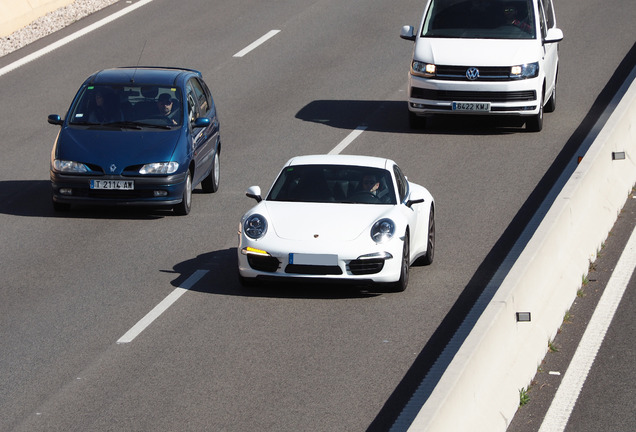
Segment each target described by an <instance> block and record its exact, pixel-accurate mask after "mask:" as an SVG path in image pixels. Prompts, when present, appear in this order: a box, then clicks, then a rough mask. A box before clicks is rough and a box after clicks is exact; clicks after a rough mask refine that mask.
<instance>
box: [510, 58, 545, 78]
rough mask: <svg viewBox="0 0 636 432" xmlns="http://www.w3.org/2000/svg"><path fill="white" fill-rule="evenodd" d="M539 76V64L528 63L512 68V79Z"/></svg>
mask: <svg viewBox="0 0 636 432" xmlns="http://www.w3.org/2000/svg"><path fill="white" fill-rule="evenodd" d="M537 76H539V62H534V63H527V64H522V65H517V66H513V67H511V68H510V78H515V79H528V78H536V77H537Z"/></svg>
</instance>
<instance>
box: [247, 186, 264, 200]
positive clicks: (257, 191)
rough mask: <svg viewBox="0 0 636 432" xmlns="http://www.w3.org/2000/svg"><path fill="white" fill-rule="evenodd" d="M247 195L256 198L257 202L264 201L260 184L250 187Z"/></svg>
mask: <svg viewBox="0 0 636 432" xmlns="http://www.w3.org/2000/svg"><path fill="white" fill-rule="evenodd" d="M245 195H247V196H248V197H249V198H254V199H255V200H256V202H261V201H263V197H261V188H260V187H259V186H250V187H248V188H247V192H245Z"/></svg>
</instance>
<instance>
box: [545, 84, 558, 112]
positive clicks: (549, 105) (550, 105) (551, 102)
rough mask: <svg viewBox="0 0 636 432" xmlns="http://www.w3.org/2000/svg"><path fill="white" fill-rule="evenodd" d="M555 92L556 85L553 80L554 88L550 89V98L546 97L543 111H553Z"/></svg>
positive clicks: (554, 107)
mask: <svg viewBox="0 0 636 432" xmlns="http://www.w3.org/2000/svg"><path fill="white" fill-rule="evenodd" d="M556 92H557V86H556V81H555V82H554V88H553V89H552V95H551V96H550V99H548V103H547V104H545V108H544V111H545V112H547V113H551V112H554V110H555V109H556Z"/></svg>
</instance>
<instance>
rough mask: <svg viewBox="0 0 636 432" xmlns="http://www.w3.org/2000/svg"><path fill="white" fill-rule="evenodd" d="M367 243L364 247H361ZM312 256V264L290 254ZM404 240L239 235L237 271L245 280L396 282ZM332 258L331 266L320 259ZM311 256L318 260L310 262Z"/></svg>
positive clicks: (355, 282) (398, 276)
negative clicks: (376, 241) (312, 239)
mask: <svg viewBox="0 0 636 432" xmlns="http://www.w3.org/2000/svg"><path fill="white" fill-rule="evenodd" d="M362 243H364V244H362ZM292 253H293V254H305V256H306V257H307V256H309V261H310V262H309V263H303V264H296V263H293V262H290V255H291V254H292ZM401 254H402V240H401V239H399V238H397V237H395V238H394V239H392V240H391V241H388V242H387V243H385V244H379V245H378V244H373V242H372V241H371V240H370V239H369V240H368V241H367V242H360V241H358V242H333V241H330V242H326V241H325V242H320V241H316V242H311V244H308V243H307V242H294V241H289V242H277V244H276V245H275V246H274V245H272V243H271V242H269V243H268V242H262V241H254V240H252V239H249V238H248V237H246V236H244V235H243V234H242V233H240V234H239V246H238V269H239V274H240V275H241V276H242V277H244V278H256V279H263V280H267V279H288V280H290V281H291V280H295V279H305V280H313V281H315V282H338V283H354V284H361V285H366V284H370V283H385V282H395V281H397V280H398V279H399V278H400V271H401V266H400V264H401V260H400V258H401ZM325 255H330V256H332V258H333V259H334V260H335V261H334V262H332V263H329V264H324V263H320V262H319V261H320V260H319V259H318V258H321V257H324V256H325ZM311 256H315V257H316V258H317V261H316V262H315V263H312V262H311Z"/></svg>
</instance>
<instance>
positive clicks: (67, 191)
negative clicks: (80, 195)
mask: <svg viewBox="0 0 636 432" xmlns="http://www.w3.org/2000/svg"><path fill="white" fill-rule="evenodd" d="M59 192H60V195H73V189H71V188H60V190H59Z"/></svg>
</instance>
